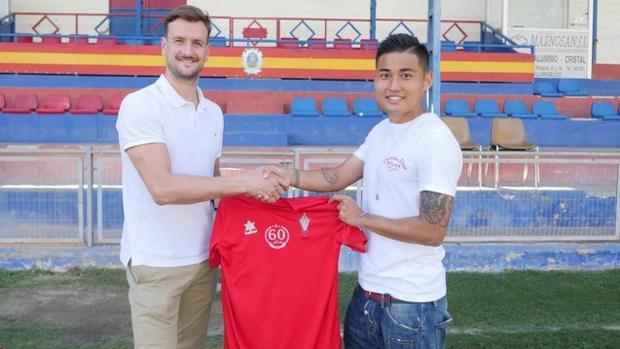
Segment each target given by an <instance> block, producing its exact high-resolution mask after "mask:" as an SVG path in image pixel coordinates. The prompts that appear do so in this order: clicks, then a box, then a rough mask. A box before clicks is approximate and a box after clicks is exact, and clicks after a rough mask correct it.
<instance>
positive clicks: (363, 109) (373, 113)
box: [353, 97, 383, 117]
mask: <svg viewBox="0 0 620 349" xmlns="http://www.w3.org/2000/svg"><path fill="white" fill-rule="evenodd" d="M353 114H355V115H357V116H363V117H381V116H383V111H381V110H380V109H379V105H377V101H376V100H375V99H374V98H361V97H357V98H355V99H353Z"/></svg>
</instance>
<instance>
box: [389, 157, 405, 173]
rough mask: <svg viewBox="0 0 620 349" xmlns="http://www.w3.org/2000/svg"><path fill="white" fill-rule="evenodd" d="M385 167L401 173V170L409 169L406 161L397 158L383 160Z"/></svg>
mask: <svg viewBox="0 0 620 349" xmlns="http://www.w3.org/2000/svg"><path fill="white" fill-rule="evenodd" d="M383 165H384V166H385V168H387V169H388V170H390V171H392V172H393V171H400V170H406V169H407V165H406V164H405V160H404V159H401V158H398V157H395V156H389V157H386V158H385V159H383Z"/></svg>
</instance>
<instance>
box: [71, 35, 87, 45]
mask: <svg viewBox="0 0 620 349" xmlns="http://www.w3.org/2000/svg"><path fill="white" fill-rule="evenodd" d="M69 43H70V44H73V45H88V35H72V36H70V37H69Z"/></svg>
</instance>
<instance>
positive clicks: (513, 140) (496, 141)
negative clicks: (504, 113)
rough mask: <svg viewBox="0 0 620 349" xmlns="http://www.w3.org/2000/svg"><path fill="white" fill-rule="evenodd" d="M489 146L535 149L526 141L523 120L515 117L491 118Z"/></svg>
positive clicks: (534, 146) (508, 148) (533, 145)
mask: <svg viewBox="0 0 620 349" xmlns="http://www.w3.org/2000/svg"><path fill="white" fill-rule="evenodd" d="M491 148H494V149H496V150H502V149H503V150H537V148H538V147H537V146H536V145H535V144H531V143H530V142H528V141H527V137H526V135H525V128H524V127H523V120H521V119H515V118H499V119H493V126H492V129H491Z"/></svg>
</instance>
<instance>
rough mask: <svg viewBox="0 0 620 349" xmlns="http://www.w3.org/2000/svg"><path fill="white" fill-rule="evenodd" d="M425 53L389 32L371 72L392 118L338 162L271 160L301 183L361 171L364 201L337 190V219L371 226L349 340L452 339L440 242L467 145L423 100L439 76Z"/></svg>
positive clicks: (357, 175) (324, 182)
mask: <svg viewBox="0 0 620 349" xmlns="http://www.w3.org/2000/svg"><path fill="white" fill-rule="evenodd" d="M428 59H429V55H428V51H427V50H426V48H425V47H424V45H422V44H420V42H419V41H418V39H417V38H415V37H413V36H411V35H408V34H395V35H390V36H389V37H388V38H387V39H385V40H384V41H383V42H381V44H380V45H379V47H378V50H377V56H376V75H375V82H374V85H375V94H376V98H377V101H378V103H379V104H380V106H381V107H382V108H383V109H384V110H385V111H386V112H387V114H388V118H387V119H385V120H383V121H381V122H380V123H379V124H377V125H376V126H375V127H374V128H373V129H372V130H371V131H370V133H369V134H368V136H367V137H366V140H365V141H364V143H363V144H362V145H361V146H360V147H359V148H358V149H357V150H356V151H355V153H354V154H353V155H351V156H350V157H349V158H348V159H347V160H345V161H344V162H343V163H342V164H340V165H339V166H337V167H333V168H322V169H320V170H315V171H300V170H293V169H284V168H281V167H275V166H268V167H266V168H265V171H267V172H269V173H271V172H273V173H277V174H279V175H281V176H283V177H286V178H288V179H289V181H290V182H291V185H293V186H295V187H298V188H302V189H305V190H314V191H323V192H325V191H339V190H342V189H344V188H346V187H347V186H348V185H351V184H353V183H355V182H356V181H357V180H359V179H361V178H363V190H364V191H363V198H362V205H361V206H362V207H361V208H360V207H359V206H358V205H357V204H356V203H355V201H353V200H352V199H351V198H350V197H348V196H342V195H335V196H334V197H333V198H332V200H337V201H339V206H338V208H339V211H340V219H341V220H343V221H344V222H346V223H348V224H350V225H353V226H357V227H360V228H362V229H364V231H365V232H366V234H367V235H368V244H367V253H366V254H363V255H361V264H360V268H359V276H358V280H359V285H358V286H357V287H356V289H355V291H354V293H353V296H352V298H351V302H350V304H349V306H348V309H347V314H346V318H345V328H344V343H345V347H346V348H348V349H357V348H359V349H363V348H418V349H421V348H433V349H435V348H444V347H445V342H446V338H445V335H446V325H447V324H448V323H449V322H450V321H451V320H452V318H451V317H450V314H449V313H448V311H447V298H446V273H445V270H444V267H443V265H442V259H443V257H444V249H443V247H442V246H441V244H442V242H443V239H444V237H445V234H446V230H447V227H448V223H449V222H450V216H451V213H452V205H453V201H454V195H455V193H456V184H457V181H458V178H459V177H460V173H461V167H462V154H461V150H460V148H459V145H458V143H457V141H456V139H455V138H454V136H453V135H452V133H451V132H450V130H449V129H448V128H447V127H446V126H445V124H444V123H443V122H442V121H441V120H440V119H439V118H438V117H437V115H435V114H432V113H428V112H426V110H424V108H423V107H422V102H423V100H424V98H425V95H426V91H427V90H428V88H429V87H430V86H431V83H432V76H431V72H429V70H428Z"/></svg>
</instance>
